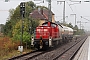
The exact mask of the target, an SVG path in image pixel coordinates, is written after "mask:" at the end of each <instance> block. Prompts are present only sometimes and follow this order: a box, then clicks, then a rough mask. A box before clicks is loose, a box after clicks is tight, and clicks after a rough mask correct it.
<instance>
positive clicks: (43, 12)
mask: <svg viewBox="0 0 90 60" xmlns="http://www.w3.org/2000/svg"><path fill="white" fill-rule="evenodd" d="M30 16H31V17H32V18H35V19H39V20H40V22H39V23H40V24H39V25H42V23H44V22H45V21H48V10H47V9H40V8H39V9H37V10H34V11H33V12H31V13H30ZM52 22H55V18H54V13H52Z"/></svg>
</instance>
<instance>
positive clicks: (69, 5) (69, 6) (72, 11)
mask: <svg viewBox="0 0 90 60" xmlns="http://www.w3.org/2000/svg"><path fill="white" fill-rule="evenodd" d="M67 4H68V2H67ZM68 5H69V7H70V9H71V10H72V12H73V13H74V11H73V9H72V7H71V6H70V4H68Z"/></svg>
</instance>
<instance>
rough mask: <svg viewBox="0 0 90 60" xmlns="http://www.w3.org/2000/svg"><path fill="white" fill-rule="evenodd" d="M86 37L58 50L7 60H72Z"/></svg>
mask: <svg viewBox="0 0 90 60" xmlns="http://www.w3.org/2000/svg"><path fill="white" fill-rule="evenodd" d="M86 38H87V37H82V38H79V39H78V40H77V41H72V42H70V43H67V44H65V45H63V46H60V47H59V48H56V49H55V48H53V49H50V50H48V51H33V52H31V53H27V54H24V55H20V56H17V57H13V58H11V59H9V60H72V59H73V57H74V56H75V54H76V53H77V51H78V50H79V49H80V47H81V46H82V44H83V43H84V42H85V40H86Z"/></svg>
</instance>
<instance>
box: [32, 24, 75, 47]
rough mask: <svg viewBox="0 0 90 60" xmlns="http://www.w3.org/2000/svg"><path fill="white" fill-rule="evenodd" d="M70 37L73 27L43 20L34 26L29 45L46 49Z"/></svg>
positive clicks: (71, 36)
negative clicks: (33, 33)
mask: <svg viewBox="0 0 90 60" xmlns="http://www.w3.org/2000/svg"><path fill="white" fill-rule="evenodd" d="M72 38H73V29H71V28H69V27H66V26H62V25H60V24H56V23H53V22H45V23H43V24H42V26H38V27H37V28H36V31H35V35H34V37H32V40H31V45H32V46H34V47H35V48H37V49H43V48H44V49H47V48H48V47H52V46H55V45H58V44H60V43H62V42H67V41H68V40H71V39H72Z"/></svg>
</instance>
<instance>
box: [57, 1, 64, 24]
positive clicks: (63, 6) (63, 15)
mask: <svg viewBox="0 0 90 60" xmlns="http://www.w3.org/2000/svg"><path fill="white" fill-rule="evenodd" d="M57 2H64V5H63V24H65V1H57Z"/></svg>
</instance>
